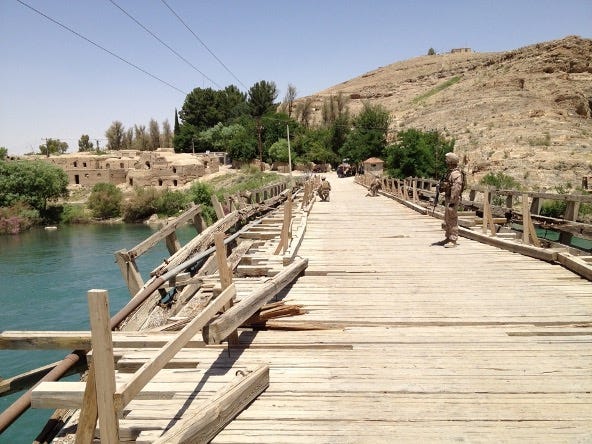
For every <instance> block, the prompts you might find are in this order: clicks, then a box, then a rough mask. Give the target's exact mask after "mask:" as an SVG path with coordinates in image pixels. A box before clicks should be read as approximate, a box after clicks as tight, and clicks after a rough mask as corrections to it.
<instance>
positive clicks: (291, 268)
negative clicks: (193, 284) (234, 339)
mask: <svg viewBox="0 0 592 444" xmlns="http://www.w3.org/2000/svg"><path fill="white" fill-rule="evenodd" d="M307 266H308V259H302V258H300V259H297V260H295V261H294V262H293V263H292V264H290V265H288V266H287V267H286V268H285V269H284V270H282V271H281V272H280V273H278V274H277V275H276V276H274V278H273V279H271V280H270V281H269V282H266V283H265V284H263V285H262V286H261V287H259V288H258V289H256V290H255V291H253V292H252V293H251V294H250V295H249V296H247V297H244V298H243V299H241V301H240V302H239V303H237V304H236V305H234V306H233V307H232V308H230V309H229V310H228V311H226V312H225V313H224V314H222V315H221V316H220V317H219V318H218V319H216V320H215V321H213V322H211V323H210V324H208V325H207V326H206V327H205V328H204V329H203V331H202V333H203V338H204V341H205V343H206V344H219V343H220V342H222V341H223V340H224V339H225V338H226V337H227V336H228V335H229V334H230V333H231V332H232V331H234V330H236V329H237V328H238V327H239V326H240V325H241V324H242V323H243V322H245V321H246V320H247V319H249V318H250V317H251V316H252V315H253V314H255V312H256V311H257V310H259V309H260V308H261V307H262V306H263V305H264V304H266V303H267V302H269V300H270V299H271V298H273V297H274V296H275V295H276V294H278V293H279V292H280V291H281V290H282V289H283V288H284V287H285V286H286V285H288V284H289V283H290V282H292V281H293V280H294V279H296V277H298V275H299V274H300V273H302V271H304V270H305V269H306V267H307Z"/></svg>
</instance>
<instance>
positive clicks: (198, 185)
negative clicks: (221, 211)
mask: <svg viewBox="0 0 592 444" xmlns="http://www.w3.org/2000/svg"><path fill="white" fill-rule="evenodd" d="M213 193H214V190H213V188H212V187H211V186H210V185H208V184H207V183H203V182H193V183H192V184H191V187H190V188H189V191H188V193H187V196H188V198H189V199H190V200H191V201H192V202H194V203H196V204H198V205H200V206H201V215H202V217H203V218H204V220H205V222H206V223H207V224H208V225H209V224H211V223H212V222H213V221H214V220H215V219H216V211H215V210H214V207H213V206H212V194H213Z"/></svg>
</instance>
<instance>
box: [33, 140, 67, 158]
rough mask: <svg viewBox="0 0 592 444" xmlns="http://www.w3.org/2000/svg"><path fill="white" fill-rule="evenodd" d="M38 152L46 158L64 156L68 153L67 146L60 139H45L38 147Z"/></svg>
mask: <svg viewBox="0 0 592 444" xmlns="http://www.w3.org/2000/svg"><path fill="white" fill-rule="evenodd" d="M39 151H41V154H44V155H46V156H47V157H49V155H50V154H64V153H65V152H66V151H68V144H67V143H66V142H62V141H61V140H60V139H47V140H46V141H45V144H43V145H39Z"/></svg>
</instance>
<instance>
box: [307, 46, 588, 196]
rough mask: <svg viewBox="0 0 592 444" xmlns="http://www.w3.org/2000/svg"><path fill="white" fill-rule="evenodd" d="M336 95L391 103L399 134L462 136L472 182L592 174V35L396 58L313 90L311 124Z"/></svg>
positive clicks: (562, 181)
mask: <svg viewBox="0 0 592 444" xmlns="http://www.w3.org/2000/svg"><path fill="white" fill-rule="evenodd" d="M339 93H342V94H343V95H344V96H345V97H347V98H348V106H349V109H350V111H351V112H352V113H356V112H358V111H359V110H360V109H361V108H362V106H363V103H364V102H366V101H368V102H370V103H373V104H380V105H382V106H384V107H385V108H386V109H388V110H389V111H390V113H391V118H392V124H391V125H392V126H391V130H392V132H391V134H393V135H395V134H396V131H397V130H402V129H407V128H418V129H423V130H438V131H441V132H443V133H444V134H446V135H447V136H448V137H450V138H454V139H456V141H457V142H456V148H455V149H456V151H457V152H458V153H459V154H460V156H461V159H464V160H465V162H466V165H465V169H466V170H467V172H468V173H469V175H468V180H469V182H478V181H479V180H480V179H481V178H482V177H483V176H484V175H485V174H487V173H488V172H500V171H501V172H503V173H505V174H508V175H510V176H512V177H514V178H515V179H516V180H517V181H518V182H520V183H522V184H523V186H524V187H526V188H529V189H553V188H554V187H555V186H558V185H562V186H565V185H566V184H571V185H572V186H578V185H580V184H581V180H582V177H583V176H585V175H590V174H591V173H592V40H590V39H582V38H580V37H577V36H569V37H566V38H564V39H561V40H555V41H550V42H544V43H538V44H535V45H531V46H526V47H523V48H519V49H515V50H511V51H507V52H502V53H476V52H460V53H448V54H439V55H432V56H422V57H417V58H414V59H410V60H406V61H402V62H397V63H393V64H391V65H388V66H385V67H380V68H378V69H376V70H374V71H371V72H368V73H365V74H363V75H361V76H360V77H357V78H355V79H351V80H349V81H346V82H343V83H341V84H339V85H336V86H333V87H331V88H328V89H326V90H324V91H321V92H319V93H318V94H316V95H314V96H312V97H310V98H312V99H313V108H314V109H316V111H315V112H314V113H313V116H312V119H313V121H316V122H320V120H321V109H322V103H323V101H324V100H325V99H326V98H327V97H329V96H332V95H333V96H336V95H337V94H339ZM305 99H306V98H302V99H300V101H303V100H305Z"/></svg>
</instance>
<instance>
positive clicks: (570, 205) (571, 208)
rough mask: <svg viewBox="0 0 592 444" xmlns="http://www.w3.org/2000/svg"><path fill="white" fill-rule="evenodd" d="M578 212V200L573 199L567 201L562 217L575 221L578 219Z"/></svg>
mask: <svg viewBox="0 0 592 444" xmlns="http://www.w3.org/2000/svg"><path fill="white" fill-rule="evenodd" d="M579 212H580V202H575V201H573V200H571V201H567V207H566V208H565V215H564V216H563V218H564V219H565V220H571V221H574V222H575V221H576V220H577V219H578V213H579Z"/></svg>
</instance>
